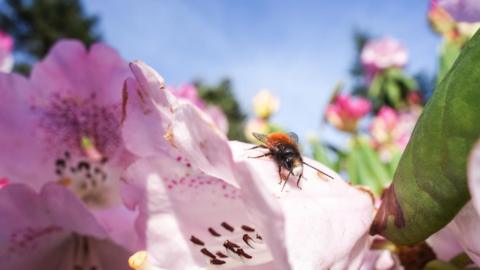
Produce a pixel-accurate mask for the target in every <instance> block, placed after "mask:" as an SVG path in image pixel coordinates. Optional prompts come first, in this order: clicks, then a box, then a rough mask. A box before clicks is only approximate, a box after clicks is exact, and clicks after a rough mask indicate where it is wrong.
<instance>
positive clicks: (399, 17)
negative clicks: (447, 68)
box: [84, 0, 440, 136]
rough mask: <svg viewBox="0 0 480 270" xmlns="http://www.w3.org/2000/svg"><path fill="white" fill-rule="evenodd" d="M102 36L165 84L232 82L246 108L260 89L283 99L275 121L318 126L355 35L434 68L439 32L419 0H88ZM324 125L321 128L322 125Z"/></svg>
mask: <svg viewBox="0 0 480 270" xmlns="http://www.w3.org/2000/svg"><path fill="white" fill-rule="evenodd" d="M84 4H85V8H86V9H87V11H88V12H89V13H94V14H97V15H99V16H100V18H101V22H100V30H101V31H102V32H103V34H104V38H105V41H106V42H107V43H109V44H110V45H112V46H113V47H115V48H116V49H118V50H119V51H120V53H121V54H122V56H123V57H125V58H126V59H128V60H134V59H141V60H143V61H145V62H147V63H148V64H150V65H152V66H153V67H154V68H155V69H156V70H157V71H158V72H159V73H160V74H161V75H162V76H163V77H164V78H165V79H166V80H167V83H169V84H173V85H178V84H181V83H184V82H189V81H191V80H192V79H195V78H202V79H203V80H205V81H207V82H210V83H217V82H218V81H219V80H220V79H221V78H223V77H229V78H231V79H232V81H233V86H234V89H235V94H236V96H237V98H238V100H239V102H240V103H241V105H242V107H243V108H244V110H245V111H247V112H249V113H250V111H251V100H252V98H253V96H254V95H255V94H256V92H257V91H258V90H259V89H261V88H268V89H271V90H272V92H274V93H275V95H277V96H278V97H279V98H280V99H281V108H280V111H279V112H278V113H277V114H276V116H275V118H274V121H275V122H277V123H278V124H280V125H281V126H284V127H287V128H289V129H290V130H293V131H295V132H297V133H298V134H299V135H300V136H305V135H306V134H307V133H308V132H312V131H314V132H317V133H318V132H319V128H320V119H321V115H322V111H323V109H324V107H325V104H326V102H327V100H328V98H329V96H330V95H331V91H332V88H333V86H334V85H335V84H336V82H338V81H339V80H343V81H344V82H347V83H348V79H349V74H348V70H349V68H350V66H351V63H352V61H353V57H354V44H353V38H352V33H353V30H354V29H362V30H366V31H368V32H369V33H371V34H372V35H375V36H392V37H394V38H396V39H398V40H400V41H401V42H402V43H404V44H405V46H406V47H407V48H408V51H409V53H410V59H411V60H410V62H409V66H408V71H409V72H412V73H413V72H417V71H422V70H424V71H427V72H430V73H432V72H434V70H435V67H436V55H437V51H438V47H439V43H440V40H439V38H438V37H437V36H435V35H434V34H433V33H432V32H431V31H430V29H429V27H428V24H427V20H426V12H427V6H428V1H418V0H403V1H394V0H362V1H347V0H335V1H331V0H323V1H275V0H237V1H233V0H224V1H219V0H218V1H214V0H202V1H194V0H192V1H181V0H180V1H179V0H176V1H173V0H172V1H164V0H142V1H127V0H102V1H98V0H84ZM320 132H321V131H320Z"/></svg>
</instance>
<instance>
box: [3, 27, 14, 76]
mask: <svg viewBox="0 0 480 270" xmlns="http://www.w3.org/2000/svg"><path fill="white" fill-rule="evenodd" d="M12 50H13V38H12V37H11V36H10V35H8V34H7V33H4V32H2V31H0V72H10V71H11V70H12V67H13V57H12Z"/></svg>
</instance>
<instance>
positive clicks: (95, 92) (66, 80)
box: [30, 40, 131, 105]
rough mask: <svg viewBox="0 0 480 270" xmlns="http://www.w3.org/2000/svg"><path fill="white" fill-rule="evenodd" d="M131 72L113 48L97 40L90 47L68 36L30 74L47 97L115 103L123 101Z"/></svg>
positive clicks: (104, 103) (40, 92)
mask: <svg viewBox="0 0 480 270" xmlns="http://www.w3.org/2000/svg"><path fill="white" fill-rule="evenodd" d="M130 74H131V73H130V71H129V69H128V66H127V63H126V62H125V61H124V60H123V59H122V58H121V57H120V56H119V55H118V53H117V52H116V51H115V50H113V49H112V48H110V47H108V46H106V45H103V44H94V45H92V47H91V48H90V51H87V50H86V48H85V47H84V45H83V44H82V43H81V42H79V41H73V40H64V41H60V42H57V43H56V44H55V45H54V46H53V48H52V49H51V50H50V52H49V53H48V55H47V57H46V58H45V59H43V60H42V61H40V62H39V63H38V64H36V65H35V66H34V68H33V70H32V74H31V77H30V78H31V81H32V82H33V84H34V85H35V86H36V87H37V89H38V90H37V91H38V92H39V94H41V95H42V96H43V97H44V98H51V95H60V96H67V97H77V98H79V99H83V100H92V101H93V102H95V103H96V104H97V105H111V104H119V103H120V101H121V89H122V85H123V81H124V80H125V79H126V78H127V77H128V76H129V75H130ZM92 96H94V98H93V99H92Z"/></svg>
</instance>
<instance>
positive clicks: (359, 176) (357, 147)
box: [346, 138, 391, 195]
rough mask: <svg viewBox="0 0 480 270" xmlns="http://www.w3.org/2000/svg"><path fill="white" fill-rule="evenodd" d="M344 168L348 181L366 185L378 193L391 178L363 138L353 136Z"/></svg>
mask: <svg viewBox="0 0 480 270" xmlns="http://www.w3.org/2000/svg"><path fill="white" fill-rule="evenodd" d="M346 168H347V173H348V177H349V179H350V182H351V183H352V184H354V185H366V186H368V187H370V188H371V189H372V191H373V192H374V193H375V194H377V195H380V194H381V193H382V191H383V189H384V187H385V186H386V185H387V184H388V182H389V181H390V180H391V178H390V177H389V174H388V171H387V169H386V168H385V166H384V165H383V164H382V162H381V161H380V158H379V157H378V154H377V153H376V152H375V151H374V150H373V149H372V147H371V146H370V144H369V143H368V142H367V141H365V140H364V139H360V138H355V139H354V140H353V144H352V148H351V150H350V153H349V155H348V156H347V159H346Z"/></svg>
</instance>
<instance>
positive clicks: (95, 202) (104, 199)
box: [54, 151, 114, 208]
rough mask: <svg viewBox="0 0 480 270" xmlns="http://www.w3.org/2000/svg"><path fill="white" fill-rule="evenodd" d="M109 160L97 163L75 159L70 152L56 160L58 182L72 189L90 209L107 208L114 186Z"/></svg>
mask: <svg viewBox="0 0 480 270" xmlns="http://www.w3.org/2000/svg"><path fill="white" fill-rule="evenodd" d="M107 160H108V159H107V158H106V157H104V158H102V159H101V160H98V161H95V160H93V161H92V160H90V159H88V160H87V159H78V158H74V157H73V156H72V155H71V154H70V152H69V151H65V153H64V154H63V156H61V157H59V158H57V159H56V160H55V164H54V168H55V173H56V175H57V176H58V180H57V182H58V183H59V184H62V185H64V186H65V187H67V188H69V189H71V190H72V191H73V192H74V193H75V194H76V195H77V196H78V197H79V198H80V199H82V200H83V201H84V202H85V204H87V205H88V206H89V207H94V208H95V207H96V208H105V207H108V206H110V204H111V203H112V200H113V194H112V193H113V191H114V190H113V186H112V184H113V183H112V181H111V179H109V177H108V174H107V171H106V169H105V168H106V166H105V164H106V163H107Z"/></svg>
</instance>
